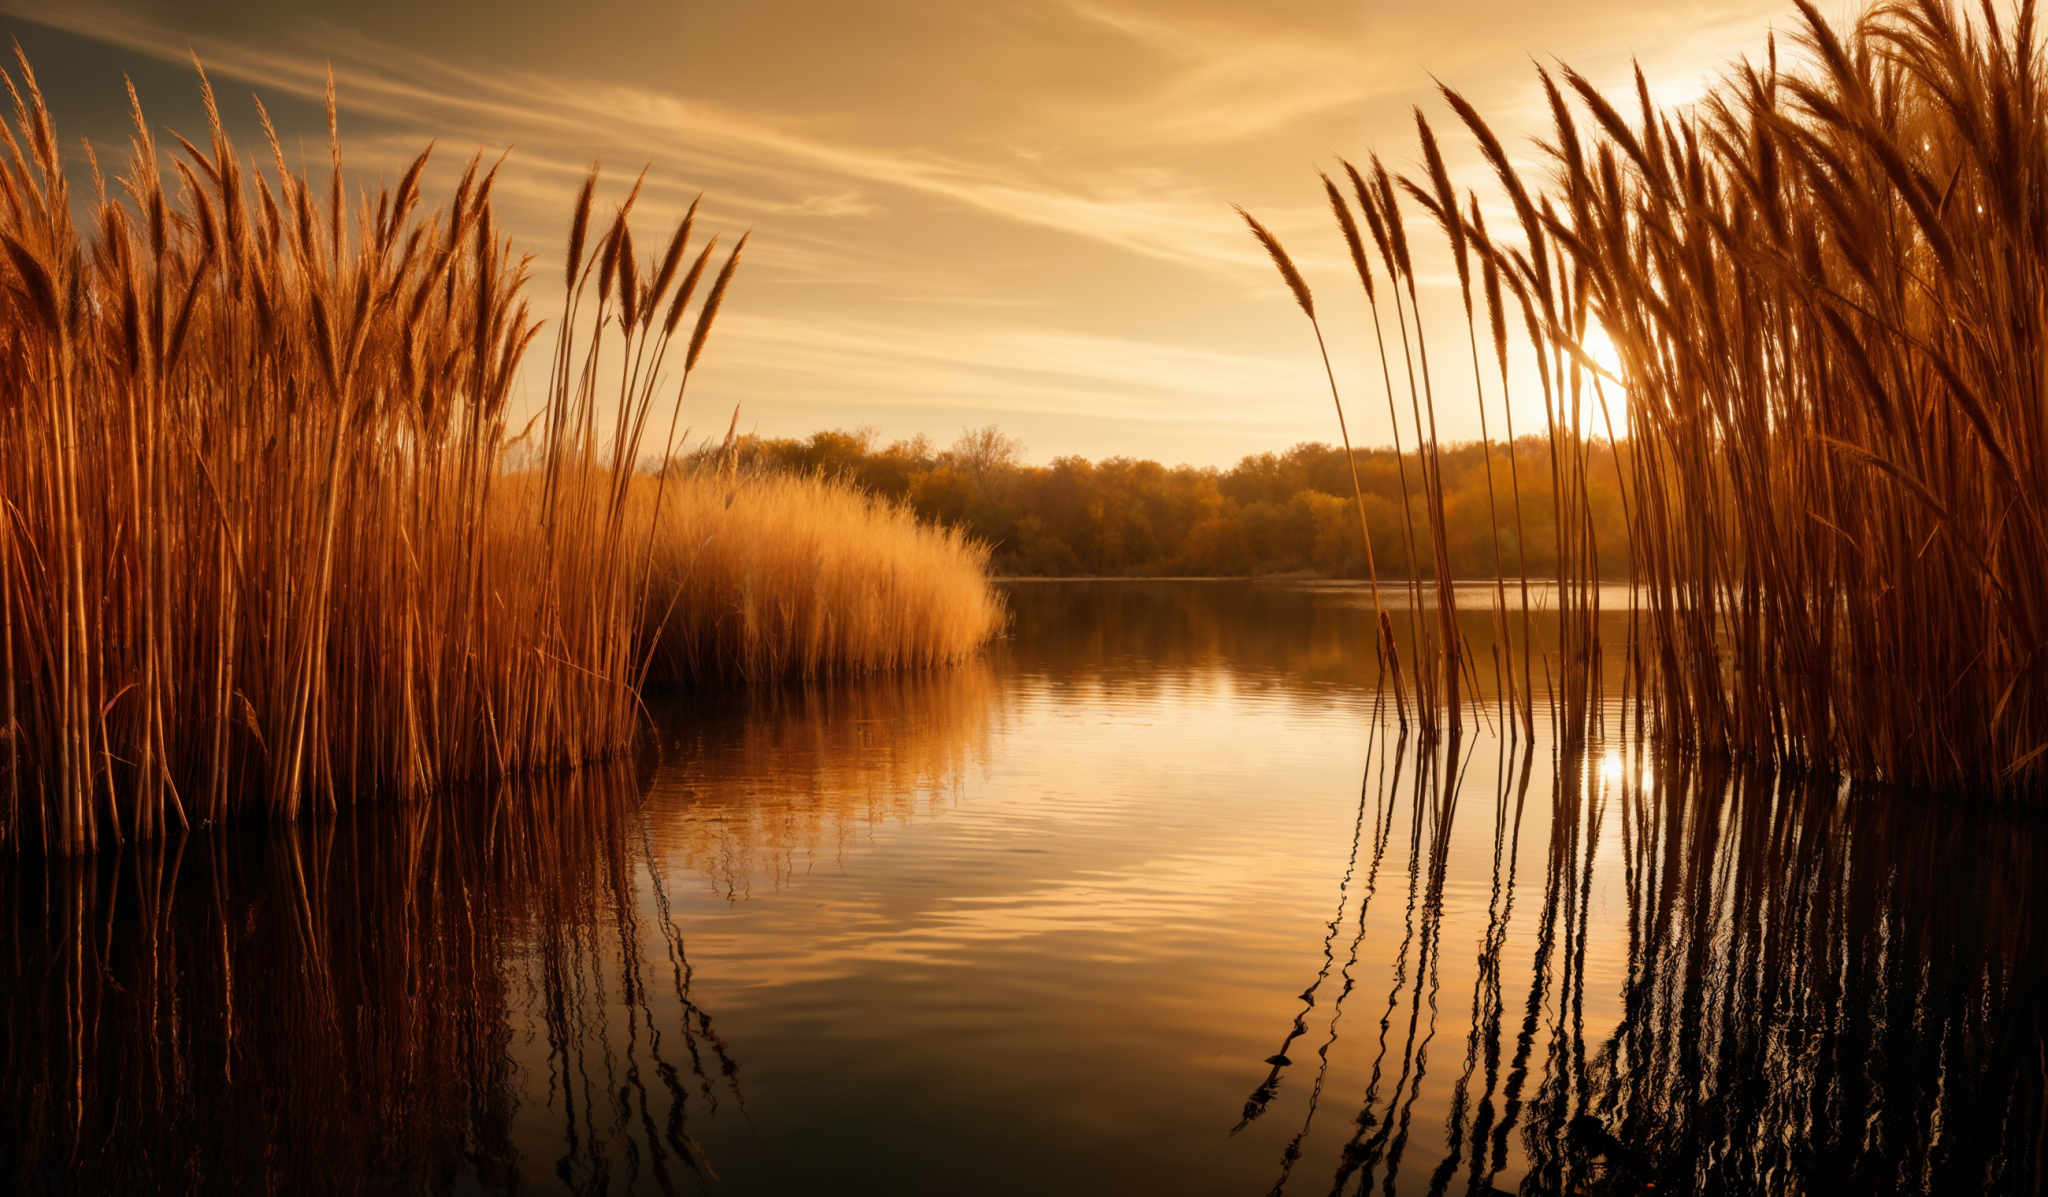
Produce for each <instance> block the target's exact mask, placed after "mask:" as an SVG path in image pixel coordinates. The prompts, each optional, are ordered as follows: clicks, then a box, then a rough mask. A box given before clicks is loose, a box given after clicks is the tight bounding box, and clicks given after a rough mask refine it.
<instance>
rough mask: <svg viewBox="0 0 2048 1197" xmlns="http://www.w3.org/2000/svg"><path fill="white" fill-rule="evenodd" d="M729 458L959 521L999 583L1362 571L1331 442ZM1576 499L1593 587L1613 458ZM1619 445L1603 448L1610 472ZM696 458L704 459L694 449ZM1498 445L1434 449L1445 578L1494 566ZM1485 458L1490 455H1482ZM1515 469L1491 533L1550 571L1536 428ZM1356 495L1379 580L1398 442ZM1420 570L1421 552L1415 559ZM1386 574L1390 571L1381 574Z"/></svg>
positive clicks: (1392, 553)
mask: <svg viewBox="0 0 2048 1197" xmlns="http://www.w3.org/2000/svg"><path fill="white" fill-rule="evenodd" d="M730 452H731V453H732V454H733V455H734V456H735V457H736V458H737V459H738V460H739V461H740V462H742V463H744V465H745V466H746V467H747V468H750V469H755V470H764V471H784V472H791V473H798V474H812V473H817V474H823V475H825V476H828V477H832V478H837V479H842V480H844V481H846V482H848V483H850V484H852V485H854V486H857V487H859V488H860V489H862V490H864V491H867V492H868V493H870V494H873V495H875V496H877V497H879V498H882V499H886V500H888V501H890V502H892V503H896V504H899V505H901V506H904V507H907V508H909V509H910V510H911V511H913V512H915V513H916V515H917V517H918V518H919V519H922V520H927V521H930V522H932V523H935V524H942V525H945V526H947V527H953V528H960V529H963V530H965V531H966V532H967V533H969V534H970V535H972V536H973V537H974V538H975V539H977V540H980V541H982V542H984V543H986V544H988V545H990V546H992V548H991V552H990V559H989V568H990V569H992V570H993V571H994V572H995V573H996V574H998V575H1000V576H1014V577H1084V576H1086V577H1272V576H1283V575H1290V574H1292V575H1301V576H1316V577H1326V578H1358V579H1364V578H1366V577H1367V576H1368V565H1367V562H1368V557H1367V549H1366V544H1365V542H1364V541H1363V540H1362V539H1361V538H1360V536H1359V531H1358V516H1357V513H1356V506H1357V505H1358V503H1359V500H1358V499H1356V498H1355V497H1354V495H1353V490H1352V477H1353V470H1352V469H1348V468H1347V467H1346V464H1345V453H1344V450H1342V449H1340V448H1337V447H1335V446H1332V445H1323V444H1313V443H1304V444H1299V445H1295V446H1294V447H1293V448H1290V449H1287V450H1285V451H1284V452H1280V453H1259V454H1253V455H1250V456H1247V457H1245V458H1243V459H1242V460H1241V461H1239V462H1238V463H1237V464H1236V465H1234V466H1231V467H1229V468H1227V469H1217V468H1213V467H1201V466H1189V465H1176V466H1168V465H1162V464H1161V463H1159V462H1156V461H1145V460H1139V459H1134V458H1128V457H1112V458H1105V459H1103V460H1100V461H1089V460H1087V459H1085V458H1081V457H1060V458H1055V459H1054V460H1053V461H1051V462H1050V463H1048V464H1045V465H1032V464H1029V463H1027V462H1024V461H1022V460H1020V455H1021V453H1022V452H1023V446H1022V445H1020V444H1019V443H1018V442H1017V441H1016V440H1015V439H1013V438H1011V437H1009V436H1007V435H1005V434H1004V433H1003V432H1002V430H1001V429H999V428H996V427H993V426H990V427H986V428H981V429H977V430H974V431H971V432H968V433H966V434H965V435H963V436H962V437H961V438H960V439H959V440H958V441H956V442H955V443H954V444H952V445H951V446H948V447H947V448H944V449H938V448H935V447H934V446H933V445H932V444H931V442H930V441H928V440H926V439H925V438H923V437H912V438H909V439H906V440H898V441H894V442H891V443H887V444H882V443H879V437H878V436H877V434H876V433H875V431H874V430H873V429H868V428H860V429H832V430H826V431H820V432H816V433H813V434H811V435H810V436H808V437H803V438H794V437H782V438H771V437H760V436H742V437H740V438H738V440H736V441H735V442H734V444H733V446H732V447H731V450H730ZM1586 454H1587V457H1588V460H1589V463H1590V469H1589V471H1588V472H1589V474H1590V478H1589V480H1588V483H1587V486H1588V504H1589V506H1590V508H1591V513H1592V520H1593V541H1594V551H1595V553H1596V555H1597V557H1598V559H1599V563H1600V565H1599V569H1600V571H1601V573H1602V574H1603V576H1604V577H1606V578H1607V579H1608V580H1609V581H1620V582H1625V581H1627V580H1628V560H1629V552H1628V529H1627V526H1626V523H1625V521H1624V518H1623V510H1622V504H1621V493H1620V488H1619V486H1618V485H1617V482H1616V479H1617V478H1618V477H1619V472H1618V471H1617V468H1616V466H1615V464H1614V458H1615V457H1616V452H1615V450H1614V448H1613V447H1612V446H1610V445H1608V444H1606V443H1604V442H1595V443H1592V444H1589V445H1587V446H1586ZM1627 455H1628V447H1627V444H1626V443H1625V442H1624V443H1623V445H1622V446H1621V451H1620V454H1619V456H1620V457H1621V458H1622V460H1623V463H1624V464H1623V468H1626V459H1627ZM698 456H699V458H700V459H705V458H710V457H714V456H716V454H715V452H714V451H712V450H708V449H707V450H704V451H702V452H701V453H700V454H699V455H698ZM1507 456H1508V455H1507V452H1506V449H1505V447H1504V446H1502V447H1499V449H1498V451H1497V452H1494V453H1491V454H1489V453H1488V451H1487V449H1486V447H1485V446H1482V445H1481V444H1479V443H1478V442H1476V441H1475V442H1472V443H1470V444H1461V445H1446V446H1444V447H1443V449H1442V452H1441V457H1442V459H1443V461H1444V489H1445V492H1446V496H1447V497H1446V500H1445V510H1446V513H1447V514H1446V525H1445V527H1446V531H1447V534H1448V539H1449V543H1448V546H1447V553H1446V556H1447V557H1448V559H1449V562H1450V567H1451V576H1452V577H1454V578H1486V579H1488V580H1489V581H1490V580H1491V579H1492V577H1493V574H1494V557H1493V531H1492V528H1491V526H1490V523H1489V508H1488V503H1487V488H1488V483H1489V467H1491V480H1492V482H1493V484H1494V485H1495V487H1496V488H1497V489H1498V490H1500V491H1501V492H1502V493H1506V491H1507V489H1508V485H1509V477H1510V473H1509V468H1510V467H1509V463H1508V460H1507ZM1489 458H1490V460H1489ZM1514 458H1515V468H1516V469H1517V470H1518V472H1519V474H1520V476H1521V477H1522V478H1524V479H1525V480H1526V481H1525V484H1524V486H1523V489H1522V491H1521V498H1522V519H1521V521H1520V523H1519V524H1518V525H1515V526H1514V527H1511V528H1506V529H1502V533H1503V536H1505V537H1507V538H1508V539H1506V540H1505V541H1504V543H1506V544H1508V545H1510V546H1514V545H1516V544H1517V542H1516V541H1515V540H1513V534H1514V533H1515V532H1516V531H1520V532H1522V533H1523V534H1525V535H1526V537H1527V544H1526V548H1524V549H1522V551H1521V556H1522V558H1523V559H1525V560H1526V561H1527V562H1528V567H1529V571H1530V573H1531V575H1532V577H1533V576H1555V565H1556V536H1555V529H1554V528H1553V526H1552V522H1553V521H1554V520H1555V518H1556V510H1557V508H1556V505H1555V504H1554V503H1553V502H1551V499H1550V492H1549V490H1548V480H1549V475H1548V472H1547V469H1542V468H1539V467H1543V466H1546V464H1547V454H1546V449H1545V447H1544V444H1543V442H1542V441H1541V440H1540V439H1539V438H1537V437H1524V438H1522V440H1520V441H1519V442H1517V443H1516V445H1515V453H1514ZM1351 459H1352V463H1353V466H1354V467H1355V471H1356V476H1357V478H1358V481H1359V487H1360V489H1361V490H1362V491H1363V506H1364V507H1365V510H1366V520H1365V526H1366V528H1367V529H1369V535H1370V537H1371V552H1372V559H1376V560H1377V561H1378V562H1380V569H1381V571H1382V572H1383V573H1384V572H1385V571H1386V570H1387V569H1388V568H1389V565H1388V563H1389V562H1393V563H1399V562H1401V561H1402V558H1401V556H1400V554H1401V550H1402V547H1403V544H1404V541H1403V539H1402V518H1401V509H1402V496H1403V493H1404V492H1403V489H1402V487H1403V477H1404V474H1405V473H1407V472H1413V471H1417V470H1419V469H1420V463H1419V460H1418V458H1417V457H1416V455H1415V454H1414V453H1413V452H1412V451H1411V452H1409V453H1406V454H1403V455H1401V456H1400V457H1399V458H1398V459H1397V457H1396V455H1395V453H1394V451H1393V450H1391V449H1358V450H1356V451H1355V452H1353V453H1352V454H1351ZM1417 568H1418V569H1419V571H1420V574H1421V576H1422V577H1423V578H1425V579H1428V578H1432V577H1434V570H1435V560H1434V558H1424V559H1422V560H1420V561H1418V562H1417ZM1390 576H1391V575H1390Z"/></svg>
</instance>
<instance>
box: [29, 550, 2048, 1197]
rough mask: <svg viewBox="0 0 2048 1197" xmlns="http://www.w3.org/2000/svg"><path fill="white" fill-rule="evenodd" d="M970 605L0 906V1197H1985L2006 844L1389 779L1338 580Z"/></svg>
mask: <svg viewBox="0 0 2048 1197" xmlns="http://www.w3.org/2000/svg"><path fill="white" fill-rule="evenodd" d="M1011 595H1012V602H1013V607H1014V609H1015V612H1016V621H1015V629H1014V634H1013V636H1012V637H1011V639H1010V640H1009V641H1008V642H1007V643H1005V644H1003V645H1001V646H999V647H998V648H997V650H996V651H994V652H993V653H991V655H990V657H989V659H988V660H987V661H986V662H983V663H980V664H977V665H975V666H973V667H971V668H966V669H961V670H958V671H955V672H952V673H948V674H944V675H941V676H937V677H929V678H919V679H906V680H895V681H887V682H881V683H876V684H869V685H863V686H857V687H846V688H841V689H837V690H833V691H828V692H819V693H811V694H794V693H792V694H783V695H778V696H776V697H774V698H773V699H757V700H754V701H751V702H748V703H743V704H734V703H731V702H727V703H725V704H721V705H710V704H685V705H681V706H677V707H673V708H669V709H665V710H663V711H661V712H660V713H659V715H660V720H661V722H662V724H663V726H664V728H665V731H664V740H665V743H664V746H663V753H662V760H661V762H660V763H659V765H658V766H657V765H652V764H650V765H648V766H646V767H643V768H641V769H640V770H638V771H634V770H621V771H618V772H615V773H604V774H598V775H586V776H583V777H579V778H575V779H570V780H563V781H556V782H551V783H547V784H544V785H539V786H530V787H526V788H523V789H520V790H515V791H508V792H506V793H504V794H500V795H495V796H490V797H487V798H482V799H479V800H478V801H477V802H475V803H461V804H455V803H451V804H446V805H443V806H439V807H436V808H435V809H432V810H409V811H408V810H375V811H371V812H367V813H360V814H356V815H353V816H348V817H344V818H343V819H341V820H339V821H336V822H327V823H319V824H307V825H302V826H297V827H291V828H275V829H258V830H255V831H252V832H244V833H237V834H235V835H232V836H230V835H214V836H205V837H192V838H189V839H187V840H185V841H184V842H183V843H181V844H170V845H161V846H158V847H155V848H151V849H148V850H145V851H140V852H131V853H129V854H127V855H125V856H121V857H118V858H114V857H107V858H103V859H101V860H98V861H96V862H92V863H90V864H88V865H86V866H81V867H65V868H58V869H52V870H41V869H37V868H33V867H21V866H10V867H11V868H12V870H13V871H11V872H8V873H5V874H4V875H0V880H4V884H5V886H6V891H7V892H6V895H5V901H6V902H7V908H6V914H5V916H4V921H0V934H4V937H5V938H4V943H0V1188H4V1187H7V1184H8V1182H9V1180H10V1178H13V1179H19V1180H20V1181H23V1182H25V1183H26V1186H27V1187H28V1188H30V1189H36V1190H55V1191H68V1190H71V1189H121V1190H129V1191H142V1190H145V1189H169V1190H175V1189H182V1188H209V1189H219V1190H223V1191H235V1192H247V1191H260V1190H263V1189H279V1190H284V1191H289V1192H301V1191H319V1190H340V1191H359V1190H365V1189H368V1190H402V1191H408V1192H411V1191H420V1190H436V1191H438V1190H452V1191H455V1192H480V1191H505V1190H511V1189H522V1190H524V1189H531V1190H539V1191H555V1190H560V1189H571V1190H576V1191H602V1192H648V1193H655V1192H665V1191H692V1192H694V1191H707V1192H724V1193H732V1194H752V1193H790V1192H807V1191H812V1190H818V1189H829V1190H831V1191H835V1192H851V1193H858V1194H865V1193H877V1194H898V1193H914V1192H932V1193H1062V1194H1065V1193H1150V1192H1173V1193H1219V1194H1223V1193H1228V1194H1262V1193H1268V1192H1277V1191H1280V1190H1282V1189H1285V1190H1287V1191H1291V1192H1297V1193H1303V1194H1311V1193H1324V1192H1333V1193H1334V1192H1339V1191H1343V1192H1367V1191H1371V1192H1381V1193H1388V1194H1401V1193H1445V1192H1447V1193H1459V1194H1463V1193H1472V1192H1478V1193H1490V1192H1494V1191H1506V1192H1517V1191H1520V1192H1530V1193H1549V1192H1589V1193H1590V1192H1615V1193H1633V1192H1640V1191H1643V1190H1644V1189H1645V1188H1646V1186H1647V1185H1649V1184H1651V1183H1656V1184H1657V1186H1658V1188H1659V1190H1660V1191H1665V1192H1688V1191H1703V1192H1800V1191H1805V1192H1836V1191H1851V1192H1876V1193H1890V1192H1914V1191H1921V1190H1933V1191H1943V1192H1968V1193H1975V1192H1982V1191H1987V1190H1988V1191H2008V1192H2028V1191H2035V1190H2038V1189H2039V1188H2040V1187H2041V1185H2042V1181H2043V1167H2044V1165H2043V1150H2044V1148H2043V1139H2044V1137H2048V1122H2044V1118H2048V1107H2044V1102H2043V1086H2044V1078H2048V1052H2044V1048H2043V1042H2044V1040H2043V1024H2044V1004H2043V993H2042V987H2043V964H2044V945H2043V936H2042V931H2041V926H2040V922H2039V919H2038V917H2037V914H2038V912H2039V911H2040V910H2041V908H2042V906H2041V896H2042V879H2043V877H2044V876H2048V872H2044V864H2048V861H2044V856H2048V849H2044V845H2048V836H2044V834H2043V833H2042V830H2041V828H2040V826H2039V824H2038V821H2029V820H2025V819H2019V818H2014V817H2010V816H2005V815H2001V814H1997V813H1993V812H1986V811H1982V810H1979V811H1975V812H1973V813H1964V812H1961V811H1959V810H1958V809H1957V808H1956V806H1955V805H1954V804H1948V805H1946V806H1944V805H1941V804H1936V803H1933V802H1928V801H1923V800H1917V799H1910V798H1896V797H1891V798H1885V797H1873V796H1870V795H1864V794H1854V795H1851V794H1846V793H1844V792H1841V791H1839V790H1838V789H1837V788H1836V787H1833V786H1819V785H1812V784H1806V783H1799V782H1795V781H1790V780H1783V779H1773V778H1770V777H1768V776H1758V775H1751V774H1743V773H1731V772H1729V771H1728V770H1725V769H1720V770H1716V769H1711V768H1701V767H1697V766H1688V765H1686V764H1685V763H1683V762H1679V761H1672V760H1659V759H1653V758H1651V757H1649V756H1646V755H1643V754H1642V753H1640V752H1639V751H1638V750H1637V748H1636V747H1635V746H1634V745H1632V744H1630V743H1628V742H1627V741H1626V740H1625V739H1623V738H1622V736H1621V735H1620V728H1619V726H1617V727H1616V729H1615V731H1614V733H1613V734H1612V735H1610V736H1609V737H1608V739H1607V740H1606V741H1605V742H1602V743H1599V744H1596V745H1594V746H1593V747H1592V748H1590V749H1589V750H1588V751H1586V752H1585V753H1583V754H1576V753H1574V754H1559V753H1558V752H1557V751H1556V749H1555V746H1554V745H1553V744H1552V743H1550V742H1549V740H1548V739H1546V738H1545V737H1544V735H1543V734H1542V732H1541V729H1540V727H1539V734H1538V737H1537V742H1536V743H1535V744H1534V746H1533V750H1532V749H1531V748H1530V746H1527V745H1522V744H1515V745H1510V744H1508V743H1506V742H1504V741H1503V740H1502V739H1501V738H1500V737H1499V736H1498V735H1496V734H1495V733H1494V730H1493V729H1492V728H1491V727H1490V726H1487V725H1485V724H1481V725H1480V726H1477V727H1475V728H1470V729H1468V731H1467V732H1466V734H1465V736H1464V737H1463V739H1462V740H1461V741H1460V742H1459V743H1457V744H1455V745H1438V746H1436V747H1435V748H1433V749H1422V748H1419V747H1418V746H1417V745H1416V744H1415V743H1414V742H1413V741H1412V740H1408V741H1403V740H1402V739H1401V738H1400V737H1399V736H1398V735H1395V734H1394V729H1393V727H1392V726H1391V723H1392V721H1391V719H1390V718H1388V717H1386V716H1387V715H1388V714H1389V713H1388V712H1386V711H1385V709H1384V706H1383V704H1380V703H1378V702H1377V701H1376V698H1375V694H1374V692H1373V690H1372V688H1371V679H1370V677H1369V676H1367V675H1368V674H1369V669H1370V666H1369V662H1370V659H1371V647H1370V646H1371V640H1370V638H1369V636H1370V629H1369V627H1368V626H1367V622H1366V616H1365V611H1366V608H1365V607H1364V606H1363V605H1362V604H1363V600H1362V597H1361V596H1360V595H1359V594H1358V593H1357V592H1356V591H1354V590H1350V589H1346V588H1341V587H1283V586H1253V585H1227V584H1199V583H1174V584H1152V583H1145V584H1129V583H1057V584H1050V583H1049V584H1019V585H1017V586H1016V587H1014V588H1013V589H1012V591H1011ZM1361 662H1365V663H1367V664H1366V667H1365V668H1361Z"/></svg>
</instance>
